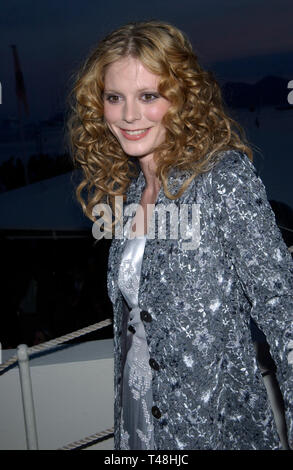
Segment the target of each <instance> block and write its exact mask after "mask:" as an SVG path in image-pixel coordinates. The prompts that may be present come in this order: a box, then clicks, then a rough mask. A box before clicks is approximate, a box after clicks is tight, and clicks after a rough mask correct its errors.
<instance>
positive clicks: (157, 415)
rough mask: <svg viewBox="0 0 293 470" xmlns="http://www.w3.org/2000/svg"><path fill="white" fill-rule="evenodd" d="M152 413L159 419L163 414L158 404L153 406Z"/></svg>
mask: <svg viewBox="0 0 293 470" xmlns="http://www.w3.org/2000/svg"><path fill="white" fill-rule="evenodd" d="M152 415H153V416H154V417H155V418H157V419H159V418H160V417H161V416H162V415H161V412H160V410H159V408H158V407H157V406H153V407H152Z"/></svg>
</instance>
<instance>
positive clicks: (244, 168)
mask: <svg viewBox="0 0 293 470" xmlns="http://www.w3.org/2000/svg"><path fill="white" fill-rule="evenodd" d="M251 172H252V173H254V174H255V175H257V170H256V168H255V166H254V164H253V162H252V161H251V160H250V159H249V157H248V156H247V155H246V153H244V152H242V151H241V150H237V149H229V150H224V151H222V152H220V153H219V154H218V155H217V158H216V163H215V164H214V166H213V168H212V174H213V179H214V178H217V177H218V178H221V177H223V176H229V175H230V176H231V177H232V176H238V175H240V174H245V173H246V174H247V175H248V176H249V174H251Z"/></svg>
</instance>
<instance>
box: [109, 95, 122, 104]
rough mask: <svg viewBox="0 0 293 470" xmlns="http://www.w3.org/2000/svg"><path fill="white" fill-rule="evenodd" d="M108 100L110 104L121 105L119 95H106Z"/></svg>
mask: <svg viewBox="0 0 293 470" xmlns="http://www.w3.org/2000/svg"><path fill="white" fill-rule="evenodd" d="M106 100H107V101H109V102H110V103H119V100H120V96H118V95H106Z"/></svg>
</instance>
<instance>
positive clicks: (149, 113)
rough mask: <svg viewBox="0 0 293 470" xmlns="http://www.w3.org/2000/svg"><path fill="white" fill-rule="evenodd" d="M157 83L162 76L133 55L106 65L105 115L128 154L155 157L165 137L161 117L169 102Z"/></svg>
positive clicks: (109, 125) (112, 130)
mask: <svg viewBox="0 0 293 470" xmlns="http://www.w3.org/2000/svg"><path fill="white" fill-rule="evenodd" d="M158 83H159V77H158V76H157V75H154V74H152V73H151V72H149V71H148V70H147V69H146V68H145V67H144V65H143V64H142V63H141V62H140V61H139V60H138V59H135V58H133V57H125V58H123V59H120V60H118V61H117V62H114V63H113V64H111V65H109V66H108V67H107V69H106V73H105V91H104V118H105V121H106V123H107V125H108V127H109V129H110V130H111V132H112V133H113V134H114V135H115V136H116V137H117V139H118V141H119V142H120V144H121V147H122V148H123V150H124V152H125V153H126V154H127V155H130V156H135V157H144V156H151V157H152V154H153V152H154V150H155V149H156V147H158V145H159V144H161V143H162V142H163V141H164V140H165V127H164V125H163V124H162V119H163V116H164V115H165V114H166V112H167V110H168V108H169V106H170V103H169V101H168V100H166V99H165V98H163V97H162V96H160V94H159V93H158ZM148 158H149V157H148Z"/></svg>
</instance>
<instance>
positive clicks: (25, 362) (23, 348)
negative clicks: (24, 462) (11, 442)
mask: <svg viewBox="0 0 293 470" xmlns="http://www.w3.org/2000/svg"><path fill="white" fill-rule="evenodd" d="M17 358H18V365H19V376H20V384H21V394H22V404H23V413H24V422H25V432H26V443H27V448H28V449H29V450H37V449H38V436H37V426H36V417H35V408H34V400H33V391H32V381H31V374H30V367H29V356H28V347H27V345H26V344H20V345H19V346H18V348H17Z"/></svg>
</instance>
